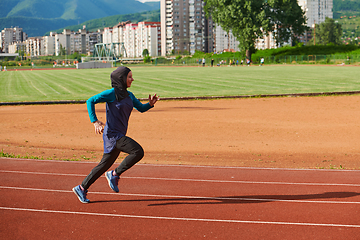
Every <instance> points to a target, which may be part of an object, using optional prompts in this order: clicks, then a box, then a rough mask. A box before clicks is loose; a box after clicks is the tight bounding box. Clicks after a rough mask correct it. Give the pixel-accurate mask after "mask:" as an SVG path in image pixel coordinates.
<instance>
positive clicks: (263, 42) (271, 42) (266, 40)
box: [255, 31, 288, 50]
mask: <svg viewBox="0 0 360 240" xmlns="http://www.w3.org/2000/svg"><path fill="white" fill-rule="evenodd" d="M275 34H276V31H274V32H268V33H267V34H266V35H264V36H262V37H261V38H258V39H256V41H255V48H256V49H259V50H264V49H271V48H277V47H278V46H277V44H276V39H275ZM286 44H288V43H286Z"/></svg>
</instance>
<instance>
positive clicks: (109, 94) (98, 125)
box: [86, 89, 115, 134]
mask: <svg viewBox="0 0 360 240" xmlns="http://www.w3.org/2000/svg"><path fill="white" fill-rule="evenodd" d="M114 100H115V92H114V89H109V90H105V91H103V92H101V93H99V94H97V95H94V96H92V97H91V98H89V99H88V100H87V101H86V106H87V110H88V114H89V117H90V121H91V122H92V123H93V124H94V127H95V133H99V134H100V133H102V132H103V130H104V126H105V124H104V123H103V122H101V121H99V120H98V118H97V116H96V113H95V104H97V103H101V102H113V101H114Z"/></svg>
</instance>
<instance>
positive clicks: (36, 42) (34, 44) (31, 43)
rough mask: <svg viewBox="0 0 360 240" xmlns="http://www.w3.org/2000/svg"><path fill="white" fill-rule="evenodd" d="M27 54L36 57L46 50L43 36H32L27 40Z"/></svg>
mask: <svg viewBox="0 0 360 240" xmlns="http://www.w3.org/2000/svg"><path fill="white" fill-rule="evenodd" d="M25 49H26V54H27V55H29V56H31V57H34V56H40V55H42V53H43V52H44V40H43V38H37V37H30V38H28V39H26V40H25Z"/></svg>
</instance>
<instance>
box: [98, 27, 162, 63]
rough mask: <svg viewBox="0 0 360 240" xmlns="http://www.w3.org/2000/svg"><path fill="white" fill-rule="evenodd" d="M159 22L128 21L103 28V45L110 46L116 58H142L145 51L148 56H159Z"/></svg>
mask: <svg viewBox="0 0 360 240" xmlns="http://www.w3.org/2000/svg"><path fill="white" fill-rule="evenodd" d="M160 39H161V31H160V22H139V23H137V24H135V23H131V22H130V21H127V22H123V23H119V24H117V25H116V26H113V27H108V28H104V34H103V43H104V44H112V45H113V48H114V54H115V55H116V56H120V55H123V56H124V55H125V52H126V57H142V56H143V55H142V53H143V51H144V50H145V49H147V50H148V52H149V55H150V56H159V55H160V54H161V41H160ZM124 48H125V52H124Z"/></svg>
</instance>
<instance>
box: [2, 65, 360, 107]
mask: <svg viewBox="0 0 360 240" xmlns="http://www.w3.org/2000/svg"><path fill="white" fill-rule="evenodd" d="M131 69H132V72H133V76H134V79H135V81H134V83H133V85H132V87H131V88H130V89H129V90H130V91H132V92H133V93H134V94H135V96H136V97H138V98H147V96H148V95H149V94H154V93H157V94H158V95H160V97H163V98H167V97H200V96H238V95H259V94H293V93H322V92H346V91H359V90H360V77H359V75H360V68H359V67H338V66H299V65H298V66H264V67H258V66H254V67H247V66H244V67H213V68H210V67H131ZM113 70H114V69H88V70H41V71H7V72H0V102H19V101H53V100H86V99H88V98H89V97H91V96H92V95H95V94H97V93H99V92H101V91H103V90H106V89H109V88H110V73H111V72H112V71H113Z"/></svg>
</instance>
